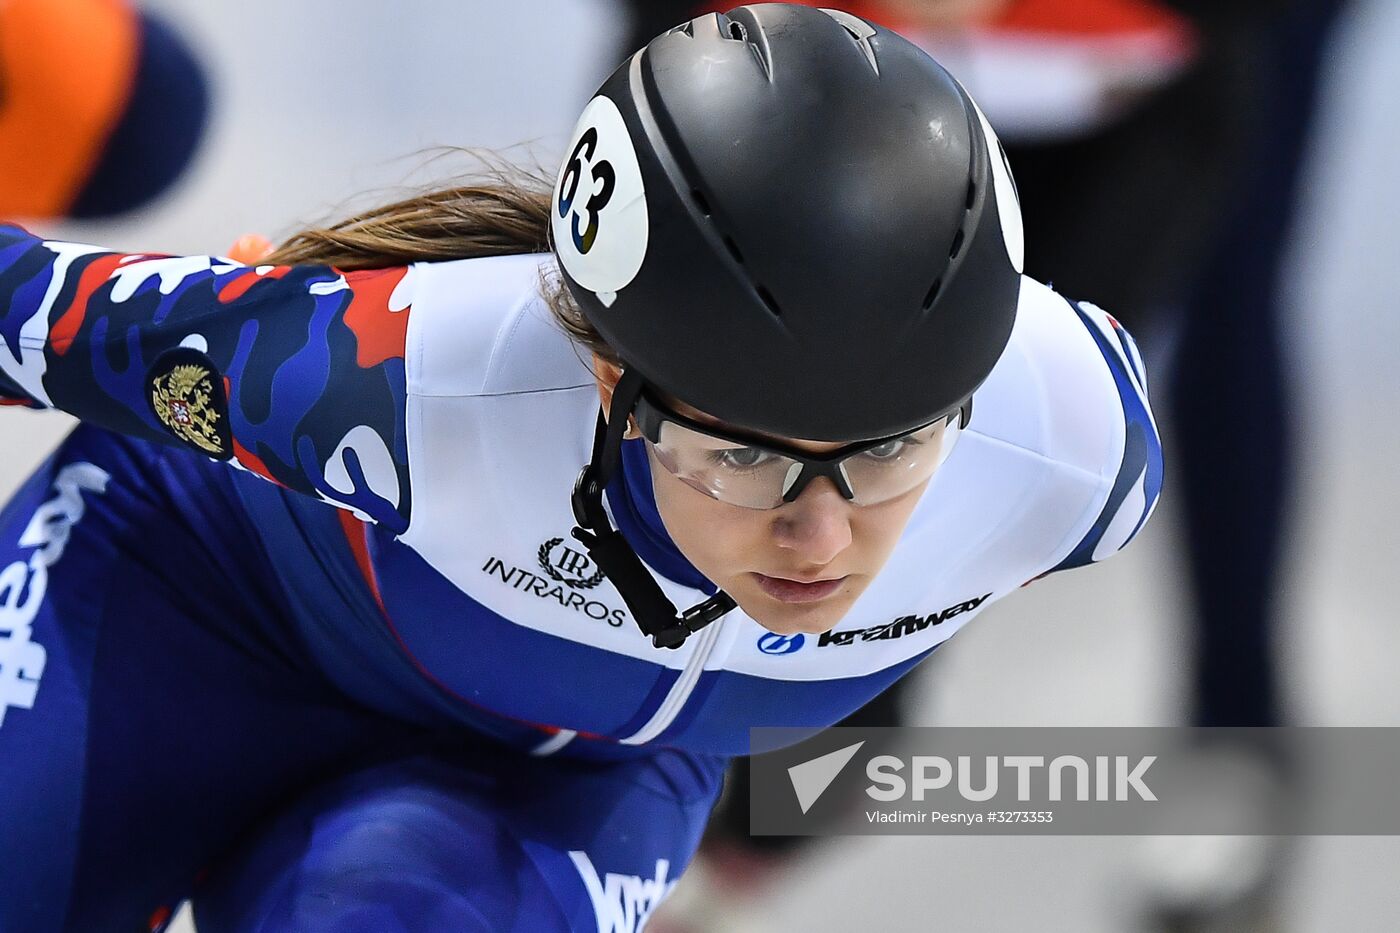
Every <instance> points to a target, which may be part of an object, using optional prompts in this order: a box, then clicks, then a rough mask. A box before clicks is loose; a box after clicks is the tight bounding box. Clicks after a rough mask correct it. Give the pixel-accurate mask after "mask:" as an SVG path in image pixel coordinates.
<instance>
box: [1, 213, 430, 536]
mask: <svg viewBox="0 0 1400 933" xmlns="http://www.w3.org/2000/svg"><path fill="white" fill-rule="evenodd" d="M412 285H413V271H412V269H411V268H409V267H402V266H400V267H397V268H391V269H381V270H374V271H368V272H350V273H341V272H339V271H338V270H336V269H333V268H330V267H328V266H258V267H256V268H253V267H248V266H244V265H241V264H239V263H236V262H233V261H232V260H228V259H222V258H218V257H210V256H189V257H170V256H160V255H150V254H135V255H126V254H121V253H112V252H107V251H105V250H102V249H99V248H97V247H93V246H85V245H82V244H77V243H63V242H55V241H51V240H43V239H40V238H38V237H35V236H32V235H31V234H29V233H27V232H26V231H24V230H22V229H20V228H19V227H15V226H4V225H0V401H3V402H4V403H6V404H12V405H29V406H32V407H39V408H56V409H61V410H63V411H66V412H69V413H70V414H73V415H75V416H77V417H78V418H80V419H82V420H83V421H87V422H91V423H93V424H96V425H98V426H101V427H104V428H107V429H109V430H112V431H117V432H120V433H123V434H128V435H133V436H135V437H140V438H144V439H147V440H151V441H158V442H162V443H173V444H180V445H182V446H185V447H187V448H188V449H190V450H193V451H196V452H199V453H203V454H205V455H207V456H211V457H214V458H216V459H221V460H228V461H230V462H231V463H232V464H234V465H235V466H237V467H240V468H243V469H246V470H249V471H251V472H253V473H256V474H258V475H260V476H263V477H265V478H266V479H269V480H271V481H272V482H274V483H277V484H279V485H281V486H284V487H286V488H288V489H292V490H295V491H297V492H301V493H305V494H307V495H312V496H316V497H318V498H321V499H324V500H327V501H329V502H332V503H334V504H336V505H339V506H342V507H344V508H349V509H352V510H354V511H355V512H356V513H357V514H359V515H360V516H361V517H362V518H365V519H367V520H371V521H375V522H378V523H380V524H382V525H384V526H385V527H386V528H388V529H389V530H391V531H392V532H393V533H395V534H400V533H402V532H403V531H404V530H405V529H406V528H407V527H408V517H409V509H410V504H411V503H410V501H409V482H408V445H407V441H406V439H405V435H404V412H405V372H404V342H405V339H406V335H407V329H408V316H409V313H410V303H411V295H412Z"/></svg>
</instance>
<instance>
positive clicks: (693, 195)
mask: <svg viewBox="0 0 1400 933" xmlns="http://www.w3.org/2000/svg"><path fill="white" fill-rule="evenodd" d="M690 199H691V200H692V201H694V202H695V206H696V207H698V208H700V213H702V214H704V215H705V216H706V217H709V216H710V202H709V201H708V200H707V199H706V198H705V195H704V193H703V192H701V190H700V189H699V188H691V189H690ZM730 248H731V249H732V248H733V247H730Z"/></svg>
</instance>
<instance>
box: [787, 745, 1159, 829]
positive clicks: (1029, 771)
mask: <svg viewBox="0 0 1400 933" xmlns="http://www.w3.org/2000/svg"><path fill="white" fill-rule="evenodd" d="M864 744H865V742H864V741H861V742H856V743H855V744H854V745H847V746H846V747H845V748H839V749H837V750H836V751H834V752H828V753H827V754H825V755H820V756H818V757H816V758H813V759H811V760H809V761H804V762H802V763H801V764H797V765H793V766H792V767H790V768H788V769H787V772H788V779H789V780H790V781H792V790H793V793H794V794H795V795H796V796H797V805H798V806H799V807H801V809H802V812H803V813H806V812H807V811H808V810H810V809H812V806H813V805H814V804H815V803H816V802H817V800H818V799H819V798H820V797H821V796H822V794H824V793H826V790H827V788H829V787H830V786H831V785H832V783H833V782H834V781H835V780H836V778H837V777H838V776H839V775H840V774H841V772H842V771H843V770H844V769H845V767H846V765H847V764H849V763H850V761H851V759H852V758H854V757H855V754H856V752H858V751H860V749H861V746H863V745H864ZM981 757H982V760H981V761H980V762H978V763H974V761H973V756H971V755H958V756H955V757H954V758H953V759H952V760H949V759H948V758H946V757H944V756H942V755H913V756H909V757H908V759H907V760H906V759H905V758H902V757H899V756H897V755H875V756H873V757H872V758H871V759H870V760H869V761H867V762H866V763H865V777H866V780H867V781H868V782H869V784H868V785H867V786H866V788H865V794H866V796H867V797H869V798H870V799H871V800H877V801H880V802H881V803H891V802H895V801H904V800H913V801H915V802H920V803H922V802H923V801H924V799H925V796H926V795H931V794H933V793H935V792H937V791H946V790H952V791H955V792H956V794H957V795H958V797H959V798H960V799H962V800H964V801H969V802H973V803H982V802H985V801H988V800H991V799H993V798H994V797H996V796H997V793H998V790H999V789H1000V786H1001V772H1002V770H1003V769H1009V770H1011V771H1014V772H1015V784H1016V800H1017V801H1019V802H1025V801H1029V800H1032V799H1035V800H1039V801H1061V800H1064V799H1066V794H1067V793H1068V794H1069V795H1070V796H1069V797H1068V799H1070V800H1076V801H1088V800H1095V801H1117V802H1126V801H1129V800H1132V799H1134V797H1133V795H1134V794H1135V795H1136V799H1137V800H1156V799H1157V795H1156V794H1154V793H1153V791H1152V788H1150V787H1148V786H1147V784H1146V782H1144V780H1143V776H1144V775H1145V774H1146V773H1147V769H1148V768H1150V767H1152V763H1153V762H1155V761H1156V760H1157V756H1156V755H1144V756H1141V757H1139V758H1138V760H1137V762H1136V763H1135V764H1134V763H1132V761H1131V759H1130V758H1129V756H1127V755H1115V756H1109V755H1097V756H1094V757H1093V758H1092V759H1086V758H1083V757H1081V756H1079V755H1058V756H1056V757H1055V758H1053V759H1051V760H1050V761H1049V762H1047V761H1046V760H1045V756H1044V755H986V756H981ZM1130 765H1131V767H1130ZM906 766H907V769H908V776H907V777H906V776H905V773H904V772H905V770H906ZM979 772H980V773H979ZM1033 783H1034V788H1033V786H1032V785H1033ZM945 796H946V795H945ZM928 816H929V814H928V813H927V812H918V813H899V814H886V813H881V812H880V811H871V813H869V814H867V818H868V819H869V821H870V822H872V823H877V822H892V821H899V822H922V821H924V820H926V819H927V818H928Z"/></svg>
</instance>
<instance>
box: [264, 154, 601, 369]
mask: <svg viewBox="0 0 1400 933" xmlns="http://www.w3.org/2000/svg"><path fill="white" fill-rule="evenodd" d="M472 155H475V156H476V157H477V158H478V159H480V160H481V161H482V163H483V165H484V166H485V168H484V170H482V171H479V172H477V173H476V177H474V178H473V179H472V180H470V181H468V182H466V183H464V184H459V185H455V186H452V187H447V188H438V189H434V190H430V191H424V192H420V193H418V194H414V195H412V196H410V197H406V198H403V199H400V200H398V201H395V202H394V203H392V204H386V205H384V206H382V207H376V208H371V209H369V210H366V211H362V212H360V213H358V214H355V215H353V216H351V217H347V218H345V219H344V220H340V221H337V222H335V223H332V224H328V225H326V226H317V227H309V228H307V229H305V230H302V231H300V232H298V233H296V234H293V235H292V236H291V237H289V238H288V239H287V240H286V241H285V242H284V243H282V245H281V246H279V247H277V248H276V249H275V250H273V251H272V253H270V254H269V255H268V256H267V257H265V258H264V259H263V260H262V261H263V262H268V263H274V264H277V265H291V264H297V263H315V264H322V265H330V266H335V267H336V268H337V269H341V270H343V271H346V272H351V271H355V270H360V269H382V268H385V267H388V266H401V265H406V264H408V263H412V262H435V261H442V260H450V259H473V258H479V257H483V256H510V255H518V254H521V253H544V252H549V251H550V250H551V243H550V233H549V231H550V224H549V214H550V206H551V202H552V200H553V187H554V185H553V182H552V181H551V180H550V178H549V177H548V176H547V175H545V174H544V173H543V171H539V170H533V171H532V170H529V169H524V168H521V167H518V166H515V165H512V164H510V163H507V162H505V161H503V160H501V159H498V158H495V157H489V156H487V157H483V156H480V155H479V154H476V153H472ZM540 285H541V294H543V295H544V298H545V301H546V303H547V304H548V305H549V309H550V312H551V313H552V314H553V316H554V319H555V321H556V322H557V323H558V324H559V326H560V327H561V328H563V330H564V332H565V333H566V334H568V335H569V337H570V338H571V339H572V340H573V341H574V342H575V343H576V344H578V345H579V346H580V347H581V348H583V349H586V350H589V351H592V352H594V353H597V354H598V355H600V356H602V357H603V358H604V359H606V360H608V361H610V362H612V363H617V361H618V360H617V354H616V351H614V350H613V349H612V348H611V347H610V346H608V344H607V342H606V341H604V340H603V338H602V336H601V335H600V334H599V333H598V331H597V330H596V329H594V327H593V325H592V324H590V323H589V321H588V319H587V318H586V317H584V315H583V312H582V310H580V309H579V307H578V305H577V303H575V302H574V300H573V297H572V296H571V295H570V294H569V290H568V287H567V286H566V285H565V284H564V282H563V279H562V277H561V276H560V275H559V272H558V270H557V268H555V269H554V270H553V271H552V272H549V273H546V274H545V275H544V276H543V277H542V281H541V283H540Z"/></svg>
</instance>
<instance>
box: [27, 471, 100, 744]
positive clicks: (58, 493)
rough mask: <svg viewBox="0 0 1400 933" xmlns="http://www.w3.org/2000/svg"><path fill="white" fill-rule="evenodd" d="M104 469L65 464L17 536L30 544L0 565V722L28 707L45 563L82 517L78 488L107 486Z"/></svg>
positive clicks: (38, 655)
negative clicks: (25, 553)
mask: <svg viewBox="0 0 1400 933" xmlns="http://www.w3.org/2000/svg"><path fill="white" fill-rule="evenodd" d="M109 478H110V477H109V476H108V475H107V473H106V472H105V471H104V470H102V469H100V468H98V467H96V466H93V465H92V464H91V463H70V464H68V465H67V466H65V467H64V468H63V469H62V470H60V471H59V472H58V476H57V477H56V478H55V479H54V482H53V490H54V497H53V498H52V499H50V500H48V501H47V502H45V503H44V504H43V505H41V506H39V508H38V509H37V510H35V512H34V517H33V518H31V519H30V520H29V524H28V525H27V526H25V529H24V533H23V534H21V535H20V536H19V546H20V547H22V548H31V547H32V548H34V549H35V550H34V553H33V554H30V555H29V557H28V559H27V560H26V559H24V558H21V559H19V560H17V561H15V562H14V563H12V564H10V565H9V566H8V567H5V568H4V569H3V570H0V725H4V723H5V711H6V710H7V709H9V708H10V707H15V708H16V709H33V708H34V701H35V699H36V698H37V697H38V694H39V680H40V678H41V677H43V676H44V663H45V661H46V660H47V658H48V655H47V653H46V652H45V651H44V647H43V645H40V644H39V643H38V642H36V641H34V640H33V634H34V620H35V619H36V618H38V615H39V607H40V606H41V605H43V602H44V594H45V593H46V592H47V591H48V586H49V568H50V567H52V566H53V565H54V564H57V563H58V561H59V558H61V557H62V556H63V551H64V549H66V548H67V547H68V539H69V537H70V536H71V534H72V532H73V526H74V525H76V524H77V523H78V521H79V520H80V519H82V517H83V513H84V512H85V511H86V510H87V503H86V502H84V501H83V495H82V494H83V493H84V492H91V493H96V494H98V495H101V494H102V493H105V492H106V491H107V481H108V479H109Z"/></svg>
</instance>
